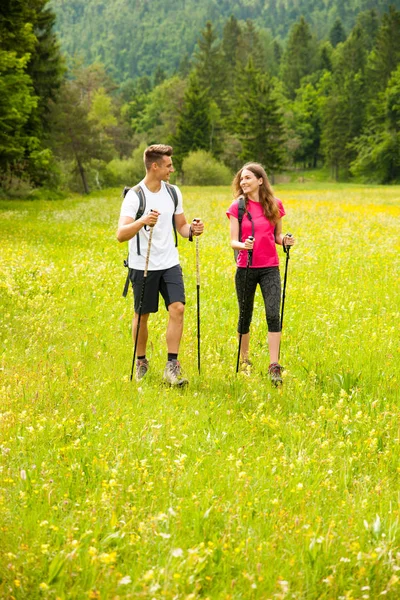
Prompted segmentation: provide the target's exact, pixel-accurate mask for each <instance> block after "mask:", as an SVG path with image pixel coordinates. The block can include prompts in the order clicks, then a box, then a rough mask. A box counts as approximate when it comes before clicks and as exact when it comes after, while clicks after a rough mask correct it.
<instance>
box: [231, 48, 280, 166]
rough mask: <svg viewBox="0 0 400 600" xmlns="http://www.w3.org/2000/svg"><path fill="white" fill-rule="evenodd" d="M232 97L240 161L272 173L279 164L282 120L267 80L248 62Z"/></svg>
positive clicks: (233, 123)
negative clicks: (256, 162) (258, 165)
mask: <svg viewBox="0 0 400 600" xmlns="http://www.w3.org/2000/svg"><path fill="white" fill-rule="evenodd" d="M236 98H237V104H236V106H235V110H234V114H233V121H232V129H233V131H234V133H236V134H237V135H238V137H239V140H240V142H241V145H242V151H241V158H242V160H244V161H250V160H255V161H258V162H260V163H262V164H263V165H264V167H265V168H266V169H267V170H268V171H271V172H272V173H273V172H274V171H276V170H277V169H279V168H280V167H281V166H282V164H283V155H284V148H283V131H284V130H283V118H282V114H281V112H280V109H279V106H278V102H277V99H276V96H275V91H274V88H273V85H272V81H271V78H270V77H269V75H267V74H266V73H262V72H261V71H259V70H258V69H256V68H255V67H254V65H253V62H252V60H251V59H250V60H249V63H248V64H247V65H246V67H245V69H244V70H243V71H242V73H241V74H240V75H239V76H238V83H237V89H236Z"/></svg>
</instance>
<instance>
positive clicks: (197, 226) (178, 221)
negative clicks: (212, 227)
mask: <svg viewBox="0 0 400 600" xmlns="http://www.w3.org/2000/svg"><path fill="white" fill-rule="evenodd" d="M174 219H175V227H176V230H177V231H178V232H179V234H180V235H181V236H182V237H184V238H188V237H189V235H190V230H192V235H201V234H202V233H203V231H204V223H203V221H202V220H201V219H193V221H192V223H190V225H189V223H188V222H187V221H186V217H185V214H184V213H180V214H179V215H175V216H174Z"/></svg>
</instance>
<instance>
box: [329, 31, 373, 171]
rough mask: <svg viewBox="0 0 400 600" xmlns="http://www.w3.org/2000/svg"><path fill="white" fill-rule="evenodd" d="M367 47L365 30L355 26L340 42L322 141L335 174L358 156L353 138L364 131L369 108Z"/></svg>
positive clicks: (347, 167)
mask: <svg viewBox="0 0 400 600" xmlns="http://www.w3.org/2000/svg"><path fill="white" fill-rule="evenodd" d="M365 68H366V48H365V40H364V34H363V31H362V30H361V29H360V27H358V26H357V27H355V28H354V29H353V31H352V32H351V34H350V36H349V37H348V39H347V40H346V42H345V43H344V44H343V45H342V46H340V51H339V54H338V56H337V57H336V64H335V69H334V72H333V77H332V79H331V80H330V87H329V91H328V98H327V100H326V103H325V107H324V110H323V135H322V145H323V148H324V152H325V156H326V159H327V161H328V163H329V164H330V166H331V169H332V173H333V175H334V177H335V178H338V176H339V169H343V170H344V171H345V172H346V173H347V172H348V169H349V166H350V163H351V161H352V160H354V158H355V151H354V147H353V142H354V140H355V139H356V138H357V137H358V136H359V135H360V134H361V132H362V128H363V123H364V118H365V109H366V78H365Z"/></svg>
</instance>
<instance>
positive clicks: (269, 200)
mask: <svg viewBox="0 0 400 600" xmlns="http://www.w3.org/2000/svg"><path fill="white" fill-rule="evenodd" d="M244 169H248V170H249V171H251V172H252V173H254V175H255V176H256V177H257V179H260V178H262V180H263V182H262V184H261V185H260V192H259V198H260V204H261V206H262V208H263V212H264V216H265V218H266V219H268V221H271V223H276V222H277V221H279V219H280V213H279V208H278V203H277V201H276V198H275V196H274V192H273V190H272V187H271V184H270V183H269V181H268V177H267V174H266V172H265V170H264V167H263V166H262V165H260V164H259V163H255V162H251V163H247V164H245V165H243V167H242V168H241V169H240V170H239V171H238V172H237V173H236V175H235V177H234V179H233V182H232V187H233V195H234V197H235V198H236V199H237V198H239V197H240V196H243V197H244V199H245V204H246V210H247V203H248V198H247V194H245V193H244V192H243V190H242V188H241V185H240V178H241V176H242V172H243V170H244Z"/></svg>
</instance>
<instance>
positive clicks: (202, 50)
mask: <svg viewBox="0 0 400 600" xmlns="http://www.w3.org/2000/svg"><path fill="white" fill-rule="evenodd" d="M198 46H199V49H198V50H197V51H196V53H195V57H194V66H195V69H196V71H197V76H198V80H199V84H200V86H201V87H203V88H204V89H208V93H209V95H210V97H211V98H213V99H214V100H215V101H216V102H217V103H218V104H220V103H221V97H222V93H223V89H224V87H225V75H226V70H225V68H224V61H223V53H222V48H221V43H220V42H219V41H218V38H217V35H216V33H215V31H214V28H213V25H212V23H211V21H207V23H206V27H205V29H204V30H203V31H202V34H201V37H200V39H199V40H198Z"/></svg>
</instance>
